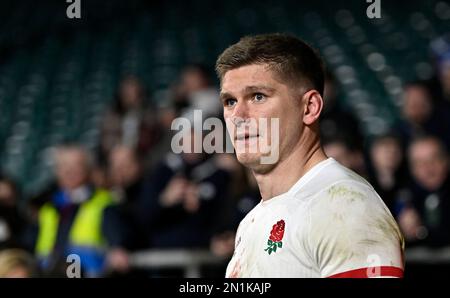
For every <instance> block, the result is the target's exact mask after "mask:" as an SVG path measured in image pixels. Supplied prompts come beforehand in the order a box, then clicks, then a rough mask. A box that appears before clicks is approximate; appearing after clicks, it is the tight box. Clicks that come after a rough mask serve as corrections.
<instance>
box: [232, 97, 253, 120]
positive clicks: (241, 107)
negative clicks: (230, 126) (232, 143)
mask: <svg viewBox="0 0 450 298" xmlns="http://www.w3.org/2000/svg"><path fill="white" fill-rule="evenodd" d="M248 118H249V111H248V107H247V104H246V103H245V102H238V103H237V104H236V106H235V107H234V109H233V113H232V114H231V119H232V121H233V123H234V124H235V125H237V126H239V125H241V124H242V123H243V122H245V121H247V119H248Z"/></svg>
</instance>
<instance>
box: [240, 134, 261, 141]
mask: <svg viewBox="0 0 450 298" xmlns="http://www.w3.org/2000/svg"><path fill="white" fill-rule="evenodd" d="M257 137H259V134H256V135H250V134H247V133H246V134H242V135H238V136H236V137H235V140H236V141H247V140H250V139H253V138H257Z"/></svg>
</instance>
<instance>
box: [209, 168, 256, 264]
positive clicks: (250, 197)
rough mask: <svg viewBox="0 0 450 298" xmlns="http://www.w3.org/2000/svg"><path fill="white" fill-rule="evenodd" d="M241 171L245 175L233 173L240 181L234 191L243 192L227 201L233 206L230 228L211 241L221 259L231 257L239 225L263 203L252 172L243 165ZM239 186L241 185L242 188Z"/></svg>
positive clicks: (229, 217) (229, 218)
mask: <svg viewBox="0 0 450 298" xmlns="http://www.w3.org/2000/svg"><path fill="white" fill-rule="evenodd" d="M239 170H240V171H242V173H243V175H239V173H237V172H236V170H235V171H234V172H233V177H235V176H236V177H238V179H239V180H238V181H235V182H236V183H234V184H233V187H232V189H240V190H241V191H240V192H239V193H237V194H235V196H233V197H231V198H230V199H228V200H227V201H229V204H231V206H230V207H231V212H229V213H228V214H227V217H228V226H227V227H226V229H225V231H224V232H222V233H220V234H217V235H215V236H214V237H213V238H212V241H211V251H212V252H213V253H214V254H215V255H217V256H221V257H231V255H232V253H233V251H234V241H235V235H236V231H237V228H238V226H239V223H240V222H241V221H242V220H243V219H244V217H245V216H246V215H247V214H248V213H249V212H250V211H251V210H252V209H253V208H254V207H255V206H256V205H258V204H259V202H260V201H261V194H260V192H259V188H258V184H257V183H256V179H255V177H254V175H253V173H252V171H251V170H250V169H248V168H245V167H243V166H242V165H240V168H239ZM237 184H241V186H239V185H237Z"/></svg>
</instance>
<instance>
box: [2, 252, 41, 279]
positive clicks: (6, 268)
mask: <svg viewBox="0 0 450 298" xmlns="http://www.w3.org/2000/svg"><path fill="white" fill-rule="evenodd" d="M30 277H37V266H36V264H35V261H34V259H33V256H32V255H30V254H28V253H27V252H26V251H24V250H20V249H5V250H3V251H0V278H30Z"/></svg>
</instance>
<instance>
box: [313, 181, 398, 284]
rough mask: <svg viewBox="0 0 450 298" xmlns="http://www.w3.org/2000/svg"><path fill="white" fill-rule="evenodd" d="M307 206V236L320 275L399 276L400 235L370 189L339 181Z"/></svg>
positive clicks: (353, 276) (375, 194) (384, 207)
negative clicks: (308, 207)
mask: <svg viewBox="0 0 450 298" xmlns="http://www.w3.org/2000/svg"><path fill="white" fill-rule="evenodd" d="M310 207H311V208H310V213H309V217H310V218H309V228H308V231H309V232H308V237H307V239H308V240H307V241H308V246H309V251H310V254H311V258H312V259H313V262H314V263H315V266H316V268H317V270H318V271H319V272H320V275H321V277H344V278H346V277H348V278H367V277H403V269H404V262H403V249H404V241H403V237H402V235H401V233H400V231H399V228H398V226H397V224H396V222H395V220H394V218H393V217H392V215H391V213H390V212H389V210H388V209H387V207H386V205H385V204H384V203H383V202H382V200H381V198H380V197H379V196H378V194H377V193H376V192H375V191H374V190H373V188H371V187H370V186H369V185H365V184H362V183H359V182H352V181H349V182H345V181H344V182H338V183H335V184H333V185H332V186H330V187H328V188H327V189H324V190H322V191H321V192H320V193H319V194H318V195H317V197H316V198H314V199H312V200H311V206H310Z"/></svg>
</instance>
